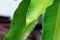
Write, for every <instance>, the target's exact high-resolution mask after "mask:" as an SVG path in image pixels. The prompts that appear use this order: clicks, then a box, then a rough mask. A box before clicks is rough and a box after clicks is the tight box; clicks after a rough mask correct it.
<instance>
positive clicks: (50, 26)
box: [42, 0, 60, 40]
mask: <svg viewBox="0 0 60 40" xmlns="http://www.w3.org/2000/svg"><path fill="white" fill-rule="evenodd" d="M42 40H60V0H54V3H53V5H52V6H50V7H48V8H47V10H46V14H45V19H44V23H43V36H42Z"/></svg>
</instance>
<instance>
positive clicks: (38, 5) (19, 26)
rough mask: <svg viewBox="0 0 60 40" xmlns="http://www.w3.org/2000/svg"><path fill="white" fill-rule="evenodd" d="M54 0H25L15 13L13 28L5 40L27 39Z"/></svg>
mask: <svg viewBox="0 0 60 40" xmlns="http://www.w3.org/2000/svg"><path fill="white" fill-rule="evenodd" d="M52 3H53V0H50V1H49V0H37V1H35V0H23V1H22V2H21V4H19V7H18V8H17V10H16V11H15V13H14V17H13V20H12V22H11V28H10V31H9V32H8V34H7V35H6V36H5V37H4V40H26V38H27V36H28V35H29V34H30V32H32V30H33V29H34V27H35V25H36V24H37V21H36V20H38V18H39V16H40V15H41V14H42V13H43V12H44V11H45V9H46V8H47V7H48V6H50V5H52Z"/></svg>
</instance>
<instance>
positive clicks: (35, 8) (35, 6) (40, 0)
mask: <svg viewBox="0 0 60 40" xmlns="http://www.w3.org/2000/svg"><path fill="white" fill-rule="evenodd" d="M53 1H54V0H37V1H35V0H31V2H30V6H29V8H28V10H27V14H26V26H27V25H29V24H30V23H32V22H33V21H34V20H36V19H37V18H38V17H39V16H40V15H41V14H42V13H43V12H44V11H45V10H46V8H47V7H48V6H50V5H52V3H53Z"/></svg>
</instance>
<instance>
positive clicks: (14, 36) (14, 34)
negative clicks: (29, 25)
mask: <svg viewBox="0 0 60 40" xmlns="http://www.w3.org/2000/svg"><path fill="white" fill-rule="evenodd" d="M29 4H30V0H26V1H25V0H24V1H22V2H21V3H20V4H19V7H18V8H17V9H16V11H15V12H14V17H13V20H12V22H11V28H10V31H9V32H8V34H7V35H6V36H5V37H4V40H22V35H23V34H22V32H23V31H24V30H23V29H24V28H25V27H26V12H27V9H28V6H29ZM21 34H22V35H21Z"/></svg>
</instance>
